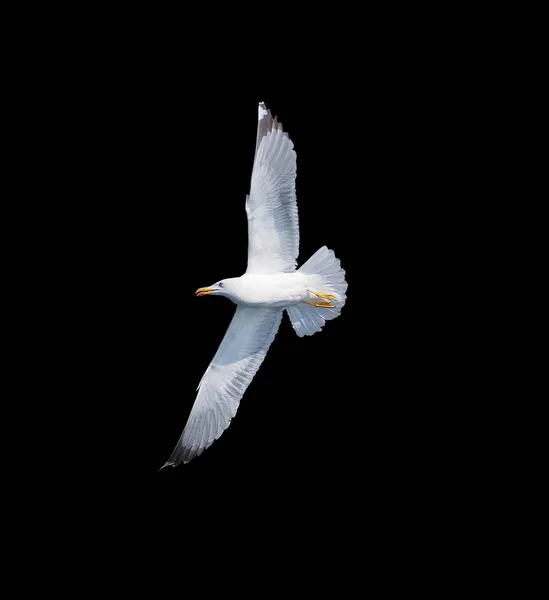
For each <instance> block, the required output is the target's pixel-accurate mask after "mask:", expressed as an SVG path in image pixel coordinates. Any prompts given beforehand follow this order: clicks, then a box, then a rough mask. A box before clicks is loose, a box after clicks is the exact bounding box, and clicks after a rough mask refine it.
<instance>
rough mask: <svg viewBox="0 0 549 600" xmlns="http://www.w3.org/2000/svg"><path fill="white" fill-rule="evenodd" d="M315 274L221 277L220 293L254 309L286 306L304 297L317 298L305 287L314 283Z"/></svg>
mask: <svg viewBox="0 0 549 600" xmlns="http://www.w3.org/2000/svg"><path fill="white" fill-rule="evenodd" d="M314 281H315V276H314V275H306V274H304V273H300V272H299V271H295V272H293V273H274V274H269V275H262V274H260V273H246V274H244V275H242V276H241V277H234V278H230V279H224V280H223V294H222V295H223V296H226V297H227V298H229V300H232V301H233V302H234V303H235V304H240V305H242V306H250V307H255V308H285V307H287V306H292V305H294V304H300V303H301V302H303V301H304V300H309V301H313V300H316V296H315V295H314V294H313V293H312V292H309V291H308V290H307V288H308V287H311V286H314Z"/></svg>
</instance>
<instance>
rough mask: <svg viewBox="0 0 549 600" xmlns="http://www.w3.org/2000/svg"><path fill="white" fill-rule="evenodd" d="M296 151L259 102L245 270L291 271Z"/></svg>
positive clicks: (296, 236) (294, 237)
mask: <svg viewBox="0 0 549 600" xmlns="http://www.w3.org/2000/svg"><path fill="white" fill-rule="evenodd" d="M295 177H296V154H295V151H294V145H293V143H292V141H291V140H290V138H289V137H288V134H287V133H285V132H284V131H283V130H282V125H281V124H280V123H278V121H277V119H276V117H275V118H274V119H273V117H272V115H271V112H270V111H269V110H267V108H266V107H265V105H264V104H263V103H262V102H261V103H260V104H259V122H258V125H257V141H256V146H255V157H254V166H253V170H252V183H251V187H250V194H249V196H247V198H246V213H247V214H248V269H247V273H280V272H283V271H284V272H288V271H294V270H295V267H296V259H297V255H298V253H299V222H298V217H297V204H296V199H295Z"/></svg>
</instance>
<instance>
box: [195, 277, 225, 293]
mask: <svg viewBox="0 0 549 600" xmlns="http://www.w3.org/2000/svg"><path fill="white" fill-rule="evenodd" d="M226 284H227V281H226V280H225V279H222V280H221V281H218V282H217V283H214V284H213V285H209V286H208V287H202V288H198V289H197V290H196V295H197V296H210V295H211V296H227V295H228V293H227V289H226Z"/></svg>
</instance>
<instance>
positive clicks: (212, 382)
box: [164, 306, 282, 466]
mask: <svg viewBox="0 0 549 600" xmlns="http://www.w3.org/2000/svg"><path fill="white" fill-rule="evenodd" d="M281 319H282V310H281V309H273V308H249V307H246V306H238V307H237V309H236V312H235V314H234V317H233V320H232V321H231V324H230V325H229V328H228V329H227V333H226V334H225V337H224V338H223V341H222V342H221V345H220V346H219V349H218V350H217V353H216V355H215V356H214V358H213V360H212V362H211V363H210V365H209V366H208V368H207V369H206V372H205V373H204V376H203V377H202V380H201V381H200V385H199V386H198V395H197V397H196V400H195V402H194V405H193V407H192V410H191V414H190V415H189V419H188V421H187V424H186V425H185V429H184V430H183V433H182V434H181V437H180V438H179V442H178V443H177V446H176V447H175V450H174V451H173V453H172V455H171V457H170V459H169V460H168V462H167V463H166V464H165V465H164V466H176V465H178V464H180V463H182V462H183V463H186V462H189V461H190V460H191V459H193V458H194V457H195V456H198V455H199V454H201V453H202V452H203V451H204V450H205V449H206V448H208V447H209V446H211V445H212V443H213V442H214V441H215V440H216V439H217V438H218V437H219V436H220V435H221V434H222V433H223V431H225V429H227V427H228V426H229V423H230V422H231V419H232V418H233V417H234V416H235V414H236V411H237V409H238V405H239V404H240V399H241V398H242V396H243V395H244V392H245V391H246V388H247V387H248V385H249V384H250V382H251V381H252V379H253V377H254V375H255V374H256V372H257V370H258V369H259V366H260V365H261V363H262V362H263V359H264V358H265V355H266V354H267V350H268V349H269V346H270V345H271V343H272V341H273V340H274V338H275V335H276V333H277V331H278V327H279V326H280V320H281Z"/></svg>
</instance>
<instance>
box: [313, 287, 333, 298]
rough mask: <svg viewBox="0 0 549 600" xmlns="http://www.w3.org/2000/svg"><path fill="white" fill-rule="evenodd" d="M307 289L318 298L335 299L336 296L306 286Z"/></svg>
mask: <svg viewBox="0 0 549 600" xmlns="http://www.w3.org/2000/svg"><path fill="white" fill-rule="evenodd" d="M307 291H308V292H311V294H314V295H315V296H317V297H318V298H326V300H335V299H336V297H335V296H332V294H321V293H320V292H313V290H310V289H309V288H307Z"/></svg>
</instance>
